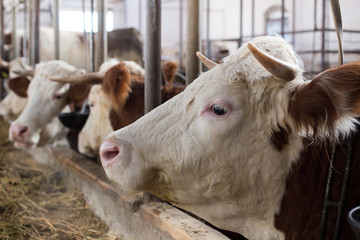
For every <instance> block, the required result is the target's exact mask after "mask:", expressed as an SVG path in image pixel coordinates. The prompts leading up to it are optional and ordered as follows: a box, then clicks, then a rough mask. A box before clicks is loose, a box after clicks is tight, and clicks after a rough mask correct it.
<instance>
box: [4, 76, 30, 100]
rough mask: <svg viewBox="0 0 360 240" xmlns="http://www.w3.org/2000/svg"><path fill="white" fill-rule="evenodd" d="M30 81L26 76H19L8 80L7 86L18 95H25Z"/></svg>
mask: <svg viewBox="0 0 360 240" xmlns="http://www.w3.org/2000/svg"><path fill="white" fill-rule="evenodd" d="M29 84H30V81H29V79H28V78H27V77H26V76H19V77H16V78H12V79H10V80H9V81H8V87H9V88H10V89H11V90H12V91H13V92H14V93H16V94H17V95H18V96H19V97H24V98H26V97H27V89H28V87H29Z"/></svg>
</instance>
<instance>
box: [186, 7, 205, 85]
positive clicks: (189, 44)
mask: <svg viewBox="0 0 360 240" xmlns="http://www.w3.org/2000/svg"><path fill="white" fill-rule="evenodd" d="M186 4H187V36H186V39H187V40H186V84H187V85H188V84H190V83H191V82H192V81H194V80H195V79H196V78H197V77H198V75H199V73H200V67H201V65H200V61H199V60H198V58H197V57H196V54H195V53H196V51H199V50H200V44H201V42H200V1H199V0H187V1H186Z"/></svg>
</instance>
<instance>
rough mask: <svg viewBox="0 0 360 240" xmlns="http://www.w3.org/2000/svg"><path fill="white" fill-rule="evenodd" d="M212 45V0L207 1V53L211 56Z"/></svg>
mask: <svg viewBox="0 0 360 240" xmlns="http://www.w3.org/2000/svg"><path fill="white" fill-rule="evenodd" d="M210 52H211V47H210V0H207V1H206V54H207V56H208V57H209V58H211V57H212V56H211V54H210Z"/></svg>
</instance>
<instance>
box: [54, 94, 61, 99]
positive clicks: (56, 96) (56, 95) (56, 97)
mask: <svg viewBox="0 0 360 240" xmlns="http://www.w3.org/2000/svg"><path fill="white" fill-rule="evenodd" d="M61 98H62V95H61V94H55V95H54V99H61Z"/></svg>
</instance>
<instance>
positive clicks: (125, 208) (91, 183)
mask: <svg viewBox="0 0 360 240" xmlns="http://www.w3.org/2000/svg"><path fill="white" fill-rule="evenodd" d="M28 152H29V153H30V154H31V155H32V156H33V157H34V159H35V160H36V161H38V162H40V163H42V164H45V165H49V166H53V167H55V166H57V167H59V166H62V167H63V168H62V170H61V175H62V178H63V180H64V181H65V182H66V184H67V186H68V187H69V188H77V189H80V190H81V191H82V192H83V194H84V197H85V200H86V201H87V203H88V204H89V206H90V207H91V209H92V210H93V211H94V213H95V214H96V215H98V216H99V217H100V218H101V219H103V220H104V221H105V222H106V223H107V224H108V225H109V227H110V229H112V230H113V231H114V232H115V233H116V234H117V235H118V236H119V237H120V238H121V239H164V240H166V239H169V240H195V239H196V240H212V239H214V240H215V239H220V240H221V239H229V238H227V237H225V236H224V235H223V234H221V233H220V232H218V231H216V230H214V229H212V228H211V227H209V226H207V225H205V224H204V223H203V222H201V221H199V220H197V219H195V218H193V217H191V216H190V215H188V214H186V213H184V212H182V211H180V210H179V209H177V208H174V207H172V206H171V205H169V204H168V203H165V202H162V201H156V200H155V201H150V202H145V201H144V200H143V199H144V198H143V194H138V195H133V196H132V195H127V194H125V192H124V191H123V190H122V189H120V188H119V187H118V186H117V185H115V184H114V183H111V182H109V180H108V179H107V177H106V175H105V173H104V170H103V168H102V167H101V166H100V165H98V164H96V163H94V162H91V161H90V160H89V159H86V158H85V157H83V156H82V155H80V154H78V153H75V152H74V151H71V150H69V149H68V148H54V149H53V148H50V147H43V148H35V149H32V150H30V151H28Z"/></svg>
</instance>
